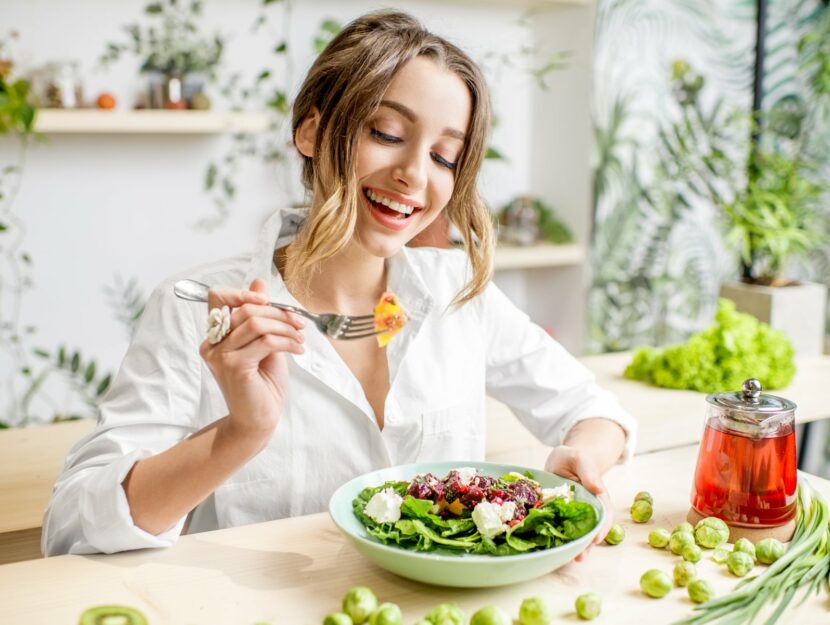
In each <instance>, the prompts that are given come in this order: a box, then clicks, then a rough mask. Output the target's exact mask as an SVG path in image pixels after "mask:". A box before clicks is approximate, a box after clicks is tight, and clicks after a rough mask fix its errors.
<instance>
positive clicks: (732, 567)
mask: <svg viewBox="0 0 830 625" xmlns="http://www.w3.org/2000/svg"><path fill="white" fill-rule="evenodd" d="M753 566H755V560H754V559H753V558H752V557H750V555H749V554H748V553H744V552H743V551H733V552H732V553H730V554H729V557H728V558H726V568H728V569H729V572H730V573H732V575H734V576H736V577H743V576H744V575H746V574H747V573H749V572H750V571H751V570H752V567H753Z"/></svg>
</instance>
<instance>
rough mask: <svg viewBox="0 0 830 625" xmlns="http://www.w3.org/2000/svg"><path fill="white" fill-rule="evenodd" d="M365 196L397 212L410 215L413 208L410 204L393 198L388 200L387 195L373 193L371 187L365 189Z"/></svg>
mask: <svg viewBox="0 0 830 625" xmlns="http://www.w3.org/2000/svg"><path fill="white" fill-rule="evenodd" d="M366 196H367V197H368V198H369V199H370V200H372V201H373V202H377V203H378V204H383V205H384V206H388V207H389V208H391V209H392V210H395V211H398V212H399V213H403V214H404V215H411V214H412V211H413V210H415V209H414V207H412V206H409V205H407V204H401V203H400V202H396V201H395V200H390V199H389V198H388V197H384V196H382V195H380V194H378V193H375V192H374V191H372V190H371V189H366Z"/></svg>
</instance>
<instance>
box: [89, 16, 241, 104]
mask: <svg viewBox="0 0 830 625" xmlns="http://www.w3.org/2000/svg"><path fill="white" fill-rule="evenodd" d="M144 13H145V15H146V16H147V20H148V24H146V25H144V26H142V25H139V24H129V25H127V26H126V27H125V30H126V32H127V34H128V36H129V39H128V41H126V42H118V43H108V44H107V51H106V53H105V54H104V55H103V56H102V57H101V62H102V63H103V64H104V65H108V64H110V63H112V62H114V61H116V60H118V59H119V58H121V55H122V54H123V53H125V52H128V51H129V52H132V53H133V54H135V55H137V56H139V57H141V58H142V59H143V61H142V63H141V72H143V73H147V74H148V75H149V76H150V98H149V106H150V108H169V109H183V108H187V106H188V105H190V106H191V108H207V105H208V103H207V100H206V98H205V97H204V94H202V89H203V86H204V82H205V80H206V79H209V80H214V79H215V78H216V74H215V72H216V68H217V66H218V65H219V62H220V60H221V58H222V52H223V51H224V47H225V43H224V39H223V38H222V37H221V36H220V35H219V34H214V35H213V36H212V37H204V36H202V35H201V34H200V33H199V28H198V25H197V20H198V18H199V17H200V16H201V15H202V3H201V2H200V1H199V0H192V1H191V2H190V3H189V4H188V3H184V2H178V1H177V0H165V1H164V2H153V3H151V4H148V5H147V6H146V7H145V8H144ZM196 94H202V95H200V96H199V97H198V98H196V103H198V105H194V104H196V103H194V101H193V98H194V96H196Z"/></svg>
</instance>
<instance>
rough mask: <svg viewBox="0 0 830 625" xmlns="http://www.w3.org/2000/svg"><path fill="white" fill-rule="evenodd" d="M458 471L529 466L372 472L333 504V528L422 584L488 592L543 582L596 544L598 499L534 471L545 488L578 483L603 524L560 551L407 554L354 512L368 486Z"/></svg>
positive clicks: (448, 465) (436, 465) (421, 466)
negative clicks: (374, 532) (357, 499)
mask: <svg viewBox="0 0 830 625" xmlns="http://www.w3.org/2000/svg"><path fill="white" fill-rule="evenodd" d="M458 467H475V468H477V469H481V471H482V472H483V473H485V474H487V475H492V476H496V477H497V476H499V475H503V474H505V473H509V472H510V471H518V472H519V473H521V472H524V471H526V470H528V469H527V467H520V466H516V465H510V464H494V463H491V462H460V461H459V462H422V463H418V464H406V465H401V466H397V467H390V468H388V469H380V470H379V471H373V472H371V473H367V474H365V475H361V476H360V477H356V478H354V479H353V480H351V481H349V482H346V483H345V484H343V486H341V487H340V488H338V489H337V491H336V492H335V493H334V495H332V497H331V500H330V501H329V514H331V518H332V520H333V521H334V523H335V525H337V527H338V528H339V529H340V531H341V532H343V534H344V535H345V536H346V538H348V539H349V541H350V542H351V543H352V545H354V547H355V549H357V550H358V551H359V552H360V553H362V554H363V555H364V556H366V557H367V558H368V559H369V560H371V561H372V562H374V563H375V564H377V565H378V566H380V567H382V568H384V569H386V570H387V571H391V572H392V573H396V574H397V575H400V576H401V577H407V578H409V579H414V580H417V581H419V582H425V583H427V584H434V585H437V586H455V587H464V588H484V587H487V586H504V585H506V584H515V583H518V582H524V581H527V580H529V579H534V578H536V577H540V576H542V575H545V574H547V573H550V572H551V571H555V570H556V569H558V568H559V567H560V566H562V565H564V564H567V563H568V562H570V561H571V560H573V559H574V558H575V557H576V556H578V555H579V554H580V553H582V552H583V551H584V550H585V548H586V547H587V546H588V545H589V544H590V543H591V541H593V539H594V536H596V534H597V532H598V531H599V528H600V527H602V523H603V520H604V519H605V510H604V508H603V506H602V503H600V501H599V499H597V498H596V497H595V496H594V495H592V494H591V493H589V492H588V491H587V490H586V489H585V488H584V487H583V486H582V485H581V484H578V483H576V482H573V481H571V480H568V479H566V478H564V477H561V476H559V475H554V474H553V473H547V472H545V471H539V470H536V469H531V472H532V473H533V476H534V478H535V479H536V481H537V482H539V483H540V484H541V485H542V487H543V488H553V487H556V486H560V485H562V484H566V483H567V484H574V485H575V488H576V499H577V500H579V501H586V502H588V503H590V504H591V505H593V506H594V509H595V510H596V511H597V517H598V519H599V522H598V523H597V526H596V527H595V528H594V529H592V530H591V531H590V532H588V533H587V534H586V535H585V536H582V537H581V538H579V539H577V540H574V541H572V542H569V543H566V544H564V545H561V546H559V547H552V548H551V549H545V550H543V551H534V552H532V553H524V554H520V555H514V556H490V555H477V554H457V553H452V552H449V551H442V550H437V551H430V552H420V551H409V550H407V549H402V548H400V547H397V546H394V545H384V544H383V543H381V542H380V541H378V540H377V539H375V538H374V537H373V536H370V535H369V534H368V533H367V532H366V528H365V527H364V526H363V524H362V523H361V522H360V521H359V520H358V518H357V517H356V516H355V515H354V512H353V511H352V501H353V500H354V498H355V497H357V495H358V494H359V493H360V491H362V490H363V489H364V488H366V487H367V486H379V485H381V484H383V483H384V482H386V481H389V480H411V479H412V478H413V477H415V476H416V475H419V474H421V473H427V472H429V473H433V474H435V475H437V476H439V477H443V476H444V475H446V474H447V473H448V472H449V471H450V470H451V469H457V468H458Z"/></svg>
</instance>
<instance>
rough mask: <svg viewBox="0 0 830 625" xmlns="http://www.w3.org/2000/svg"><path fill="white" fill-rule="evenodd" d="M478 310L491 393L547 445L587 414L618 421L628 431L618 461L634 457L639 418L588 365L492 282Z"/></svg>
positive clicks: (559, 441)
mask: <svg viewBox="0 0 830 625" xmlns="http://www.w3.org/2000/svg"><path fill="white" fill-rule="evenodd" d="M480 314H481V317H482V328H483V331H484V333H485V336H484V340H485V342H486V345H487V373H486V375H487V393H488V395H491V396H492V397H494V398H496V399H498V400H499V401H501V402H503V403H505V404H507V405H508V406H509V407H510V409H511V410H512V411H513V413H514V414H515V415H516V417H517V418H518V419H519V420H520V421H521V422H522V423H523V424H524V426H525V427H526V428H527V429H528V430H530V432H531V433H532V434H533V435H534V436H535V437H536V438H538V439H539V440H540V441H541V442H543V443H545V444H547V445H560V444H562V442H563V441H564V440H565V437H566V436H567V434H568V432H569V431H570V430H571V428H572V427H573V426H574V425H576V424H577V423H579V422H580V421H583V420H585V419H590V418H594V417H602V418H605V419H609V420H611V421H614V422H616V423H618V424H619V425H620V427H621V428H622V429H623V430H624V431H625V434H626V441H625V449H624V451H623V453H622V455H621V456H620V458H619V460H618V462H625V461H627V460H628V459H629V458H631V456H632V455H633V453H634V447H635V444H636V435H637V422H636V420H635V419H634V417H632V416H631V415H630V414H629V413H628V412H627V411H626V410H625V409H624V408H623V407H622V406H621V405H620V403H619V402H618V401H617V400H616V398H615V397H614V396H613V395H612V394H611V393H609V392H608V391H605V390H604V389H602V388H600V387H599V386H598V385H597V384H596V381H595V379H594V375H593V374H592V373H591V371H590V370H588V369H587V368H586V367H585V366H584V365H583V364H582V363H580V362H579V361H578V360H577V359H576V358H574V357H573V356H572V355H571V354H570V353H569V352H568V351H567V350H566V349H565V348H564V347H562V345H560V344H559V343H558V342H557V341H555V340H554V339H553V338H551V337H550V336H548V334H547V333H546V332H545V331H544V330H542V328H540V327H539V326H538V325H536V324H534V323H533V322H531V321H530V319H529V317H528V316H527V314H525V313H524V312H522V311H521V310H519V309H518V308H517V307H516V306H515V305H513V303H512V302H510V300H508V299H507V297H506V296H505V295H504V294H503V293H502V292H501V291H500V290H499V289H498V287H496V286H495V285H493V284H491V285H490V286H489V287H488V288H487V290H486V291H485V293H484V294H483V296H482V301H481V313H480Z"/></svg>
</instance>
